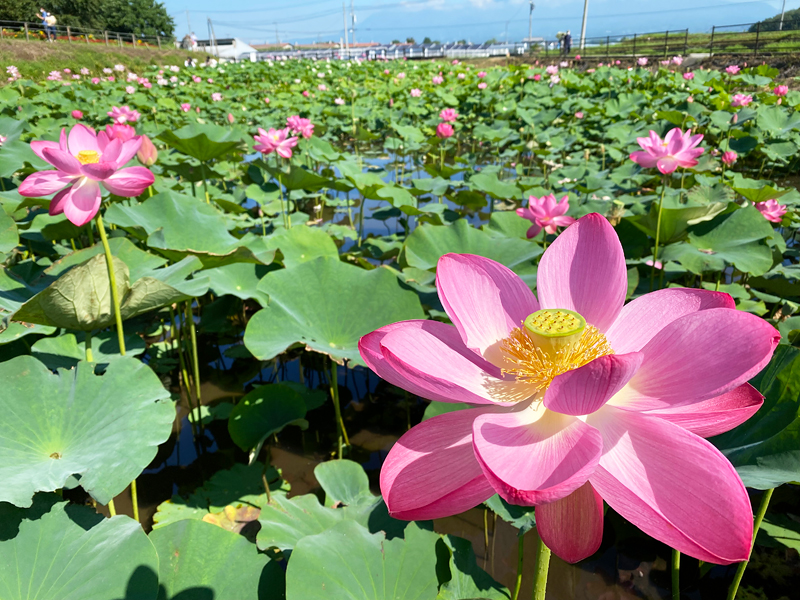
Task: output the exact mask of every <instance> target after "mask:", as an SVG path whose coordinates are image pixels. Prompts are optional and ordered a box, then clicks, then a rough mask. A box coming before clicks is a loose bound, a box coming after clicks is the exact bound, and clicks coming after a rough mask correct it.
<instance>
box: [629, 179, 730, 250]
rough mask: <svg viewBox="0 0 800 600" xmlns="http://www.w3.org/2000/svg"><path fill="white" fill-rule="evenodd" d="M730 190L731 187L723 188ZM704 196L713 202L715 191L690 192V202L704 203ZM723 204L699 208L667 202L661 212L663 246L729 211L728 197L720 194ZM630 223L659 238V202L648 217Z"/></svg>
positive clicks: (698, 190) (713, 203)
mask: <svg viewBox="0 0 800 600" xmlns="http://www.w3.org/2000/svg"><path fill="white" fill-rule="evenodd" d="M723 189H725V190H728V188H723ZM701 194H704V195H705V198H706V199H709V200H710V199H711V197H712V195H713V194H714V192H713V191H712V188H701V189H693V190H692V191H691V192H690V193H689V199H690V200H694V201H697V200H700V195H701ZM719 199H720V200H722V201H721V202H709V203H702V204H700V203H698V204H699V205H695V206H686V205H682V204H680V202H679V200H677V199H675V198H669V199H666V198H665V199H664V206H663V207H662V209H661V234H660V236H659V240H660V243H663V244H670V243H672V242H677V241H679V240H682V239H683V238H685V237H686V231H687V230H688V229H689V227H691V226H692V225H697V224H698V223H704V222H705V221H710V220H711V219H713V218H714V217H716V216H717V215H719V214H720V213H722V212H723V211H724V210H725V209H726V208H728V200H729V199H728V198H723V196H722V195H721V194H720V195H719ZM626 220H627V221H628V222H630V223H632V224H633V225H635V226H636V227H637V228H639V229H640V230H641V231H643V232H645V233H646V234H647V235H648V236H650V237H651V238H653V239H655V236H656V227H657V226H658V203H657V202H653V203H651V205H650V210H649V211H648V212H647V213H646V214H644V215H637V216H633V217H628V218H627V219H626Z"/></svg>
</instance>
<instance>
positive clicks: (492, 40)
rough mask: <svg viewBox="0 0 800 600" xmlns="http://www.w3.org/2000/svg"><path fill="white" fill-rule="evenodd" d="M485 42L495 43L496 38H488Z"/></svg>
mask: <svg viewBox="0 0 800 600" xmlns="http://www.w3.org/2000/svg"><path fill="white" fill-rule="evenodd" d="M486 43H487V44H496V43H497V40H496V39H495V38H492V39H490V40H486Z"/></svg>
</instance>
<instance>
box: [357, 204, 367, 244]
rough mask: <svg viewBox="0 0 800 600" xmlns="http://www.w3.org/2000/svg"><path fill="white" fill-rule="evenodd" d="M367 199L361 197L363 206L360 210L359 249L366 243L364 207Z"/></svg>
mask: <svg viewBox="0 0 800 600" xmlns="http://www.w3.org/2000/svg"><path fill="white" fill-rule="evenodd" d="M366 203H367V199H366V198H365V197H364V196H363V195H362V196H361V206H360V207H359V209H358V247H359V248H361V242H363V241H364V206H365V205H366Z"/></svg>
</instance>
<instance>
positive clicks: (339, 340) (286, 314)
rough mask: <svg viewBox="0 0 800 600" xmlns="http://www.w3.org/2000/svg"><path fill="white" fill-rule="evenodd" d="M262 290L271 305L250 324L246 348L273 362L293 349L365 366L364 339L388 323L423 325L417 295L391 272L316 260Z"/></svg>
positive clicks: (277, 274) (273, 278) (269, 278)
mask: <svg viewBox="0 0 800 600" xmlns="http://www.w3.org/2000/svg"><path fill="white" fill-rule="evenodd" d="M258 289H259V290H261V291H262V292H264V293H265V294H267V295H268V296H269V299H270V301H269V305H267V306H266V307H264V308H263V309H261V310H260V311H258V312H257V313H256V314H255V316H254V317H253V318H252V319H251V320H250V322H249V323H248V324H247V329H246V331H245V335H244V342H245V345H246V346H247V348H248V350H250V352H252V353H253V355H254V356H256V357H257V358H260V359H262V360H268V359H270V358H273V357H275V356H277V355H278V354H280V353H281V352H283V351H284V350H286V349H287V348H288V347H289V346H291V345H293V344H297V343H299V344H304V345H305V346H306V347H307V348H308V349H309V350H313V351H315V352H320V353H323V354H328V355H329V356H330V357H331V358H333V359H334V360H335V361H337V362H339V363H341V362H342V361H344V360H349V361H350V362H351V363H354V364H357V365H364V362H363V361H362V360H361V356H360V354H359V353H358V340H359V339H360V338H361V336H363V335H365V334H367V333H369V332H371V331H374V330H375V329H378V328H379V327H383V326H384V325H387V324H389V323H394V322H396V321H403V320H407V319H424V318H425V314H424V313H423V312H422V306H421V305H420V303H419V299H418V297H417V295H416V294H415V293H414V292H412V291H409V290H404V289H402V288H401V287H400V284H399V282H398V281H397V278H396V277H395V276H394V275H392V273H391V272H390V271H389V270H387V269H382V268H377V269H373V270H371V271H366V270H364V269H360V268H358V267H354V266H352V265H348V264H346V263H343V262H341V261H339V260H338V259H335V258H317V259H315V260H312V261H308V262H305V263H301V264H299V265H296V266H294V267H292V268H291V269H281V270H280V271H274V272H272V273H269V274H268V275H266V276H265V277H264V278H263V279H262V280H261V282H260V283H259V284H258Z"/></svg>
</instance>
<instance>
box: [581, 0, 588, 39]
mask: <svg viewBox="0 0 800 600" xmlns="http://www.w3.org/2000/svg"><path fill="white" fill-rule="evenodd" d="M588 15H589V0H583V24H582V25H581V50H583V46H584V45H585V44H586V18H587V17H588Z"/></svg>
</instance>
